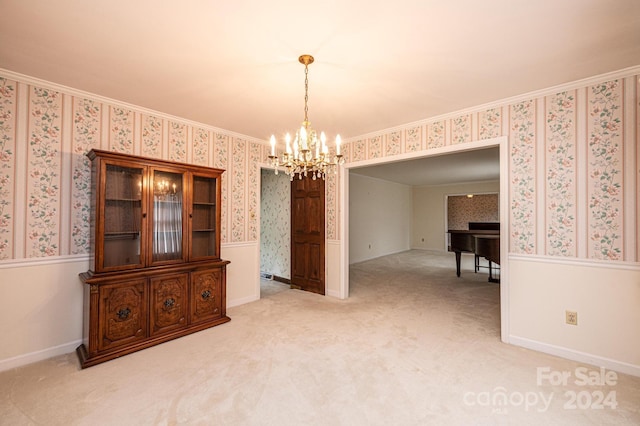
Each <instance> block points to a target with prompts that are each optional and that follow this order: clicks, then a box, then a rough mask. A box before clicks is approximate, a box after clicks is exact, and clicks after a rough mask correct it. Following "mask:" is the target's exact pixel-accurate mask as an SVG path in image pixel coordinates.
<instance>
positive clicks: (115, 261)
mask: <svg viewBox="0 0 640 426" xmlns="http://www.w3.org/2000/svg"><path fill="white" fill-rule="evenodd" d="M87 155H88V157H89V158H90V159H91V162H92V179H91V182H92V188H91V233H92V240H91V255H92V269H90V270H89V271H87V272H85V273H82V274H80V279H81V281H82V283H83V284H84V327H83V343H82V344H81V345H80V346H79V347H78V348H77V350H76V352H77V354H78V357H79V359H80V365H81V367H82V368H85V367H90V366H92V365H96V364H99V363H101V362H104V361H108V360H111V359H114V358H117V357H120V356H122V355H127V354H129V353H132V352H135V351H138V350H141V349H145V348H148V347H150V346H154V345H157V344H159V343H163V342H166V341H169V340H172V339H175V338H178V337H181V336H185V335H187V334H191V333H194V332H197V331H200V330H204V329H206V328H209V327H214V326H216V325H220V324H224V323H225V322H228V321H230V318H229V317H227V315H226V267H227V265H228V264H229V261H227V260H222V259H221V258H220V236H219V229H220V212H221V210H220V199H221V192H220V191H221V176H222V173H223V172H224V170H220V169H213V168H208V167H202V166H192V165H187V164H182V163H175V162H169V161H163V160H156V159H148V158H143V157H137V156H132V155H124V154H118V153H113V152H107V151H99V150H93V151H90V152H89V153H88V154H87Z"/></svg>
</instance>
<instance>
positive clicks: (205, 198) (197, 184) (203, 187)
mask: <svg viewBox="0 0 640 426" xmlns="http://www.w3.org/2000/svg"><path fill="white" fill-rule="evenodd" d="M216 185H217V179H216V178H212V177H206V176H197V175H194V176H193V196H192V199H193V204H192V206H191V208H192V210H191V258H192V259H194V258H199V257H218V247H217V245H216V232H217V231H218V230H217V229H216V224H217V217H216V201H217V187H216Z"/></svg>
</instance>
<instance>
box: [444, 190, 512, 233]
mask: <svg viewBox="0 0 640 426" xmlns="http://www.w3.org/2000/svg"><path fill="white" fill-rule="evenodd" d="M469 222H500V207H499V195H498V194H476V195H474V196H473V197H472V198H469V197H467V196H466V195H449V196H448V197H447V225H448V228H449V229H456V230H457V229H463V230H467V229H469Z"/></svg>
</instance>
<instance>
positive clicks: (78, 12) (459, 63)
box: [0, 0, 640, 140]
mask: <svg viewBox="0 0 640 426" xmlns="http://www.w3.org/2000/svg"><path fill="white" fill-rule="evenodd" d="M0 11H1V12H2V17H3V19H2V24H1V25H0V68H4V69H8V70H11V71H15V72H18V73H23V74H26V75H29V76H32V77H37V78H42V79H45V80H48V81H52V82H56V83H59V84H63V85H67V86H70V87H73V88H77V89H81V90H85V91H88V92H91V93H95V94H98V95H102V96H106V97H109V98H113V99H117V100H120V101H125V102H129V103H132V104H134V105H139V106H142V107H146V108H150V109H153V110H157V111H161V112H164V113H168V114H172V115H175V116H178V117H183V118H186V119H190V120H194V121H197V122H202V123H206V124H210V125H212V126H215V127H218V128H222V129H225V130H230V131H234V132H237V133H241V134H244V135H247V136H251V137H255V138H258V139H262V140H267V139H268V138H269V136H270V135H271V134H272V133H275V135H276V136H277V137H282V136H283V135H284V133H285V132H287V131H293V130H294V129H295V128H297V127H299V125H300V122H301V121H302V119H303V116H304V111H303V109H304V108H303V107H304V67H303V66H302V65H301V64H299V63H298V61H297V58H298V56H299V55H301V54H303V53H308V54H312V55H313V56H315V59H316V60H315V62H314V63H313V64H312V65H311V66H310V67H309V119H310V121H311V122H312V124H313V127H314V128H315V129H316V130H318V131H319V130H325V132H326V133H327V136H328V138H329V140H333V137H334V136H335V135H336V134H337V133H340V134H341V136H342V137H343V139H348V138H352V137H356V136H360V135H363V134H366V133H369V132H374V131H379V130H383V129H387V128H390V127H394V126H399V125H402V124H405V123H409V122H413V121H417V120H423V119H426V118H429V117H433V116H436V115H440V114H445V113H449V112H453V111H456V110H460V109H464V108H467V107H472V106H476V105H480V104H483V103H487V102H492V101H496V100H500V99H504V98H507V97H511V96H516V95H521V94H524V93H528V92H531V91H534V90H538V89H543V88H547V87H551V86H555V85H558V84H562V83H566V82H570V81H575V80H578V79H581V78H586V77H590V76H594V75H598V74H602V73H605V72H609V71H614V70H620V69H623V68H626V67H630V66H635V65H638V64H640V1H638V0H615V1H614V0H482V1H479V0H446V1H445V0H395V1H380V0H366V1H365V0H348V1H345V0H325V1H323V2H300V1H299V0H272V1H263V0H234V1H229V0H109V1H87V0H55V1H51V0H0Z"/></svg>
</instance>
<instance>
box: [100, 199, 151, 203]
mask: <svg viewBox="0 0 640 426" xmlns="http://www.w3.org/2000/svg"><path fill="white" fill-rule="evenodd" d="M105 201H107V202H110V203H117V202H127V203H131V202H141V201H142V200H141V199H140V198H105Z"/></svg>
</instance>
